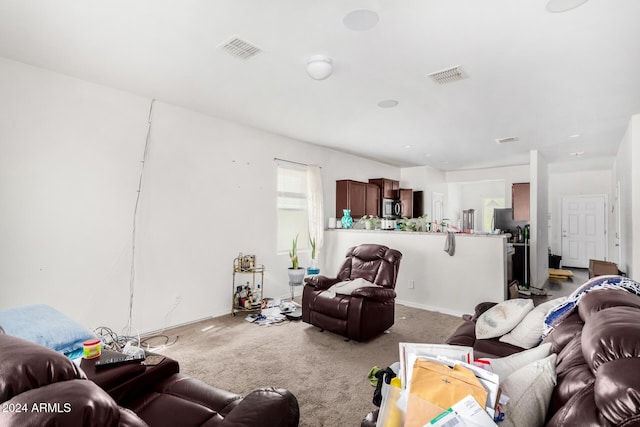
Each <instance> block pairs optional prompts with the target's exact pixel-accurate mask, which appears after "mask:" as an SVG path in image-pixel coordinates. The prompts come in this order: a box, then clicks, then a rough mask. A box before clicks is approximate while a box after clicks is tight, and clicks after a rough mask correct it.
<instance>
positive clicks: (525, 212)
mask: <svg viewBox="0 0 640 427" xmlns="http://www.w3.org/2000/svg"><path fill="white" fill-rule="evenodd" d="M511 206H513V220H514V221H529V207H530V196H529V183H528V182H521V183H516V184H513V186H512V187H511Z"/></svg>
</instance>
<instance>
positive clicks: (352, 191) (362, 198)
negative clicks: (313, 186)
mask: <svg viewBox="0 0 640 427" xmlns="http://www.w3.org/2000/svg"><path fill="white" fill-rule="evenodd" d="M366 200H367V183H366V182H360V181H353V180H350V179H343V180H338V181H336V218H342V216H343V212H342V210H343V209H351V216H352V217H353V219H354V220H357V219H359V218H361V217H363V216H364V215H365V212H366Z"/></svg>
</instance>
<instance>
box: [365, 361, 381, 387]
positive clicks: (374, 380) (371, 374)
mask: <svg viewBox="0 0 640 427" xmlns="http://www.w3.org/2000/svg"><path fill="white" fill-rule="evenodd" d="M379 370H380V367H379V366H374V367H373V368H371V370H370V371H369V373H368V374H367V378H369V382H370V383H371V386H372V387H375V386H377V385H378V378H376V372H378V371H379Z"/></svg>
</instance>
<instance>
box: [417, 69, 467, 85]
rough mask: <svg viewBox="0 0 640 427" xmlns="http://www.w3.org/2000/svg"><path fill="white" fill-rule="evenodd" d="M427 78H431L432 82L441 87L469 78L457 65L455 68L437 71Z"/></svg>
mask: <svg viewBox="0 0 640 427" xmlns="http://www.w3.org/2000/svg"><path fill="white" fill-rule="evenodd" d="M427 76H428V77H431V80H433V81H434V82H436V83H438V84H441V85H442V84H445V83H452V82H457V81H458V80H462V79H464V78H466V77H467V76H466V75H465V74H464V72H463V71H462V68H461V67H460V66H459V65H456V66H455V67H451V68H447V69H446V70H441V71H436V72H435V73H431V74H427Z"/></svg>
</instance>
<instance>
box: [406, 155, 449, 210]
mask: <svg viewBox="0 0 640 427" xmlns="http://www.w3.org/2000/svg"><path fill="white" fill-rule="evenodd" d="M400 187H401V188H412V189H413V190H415V191H423V192H424V194H423V202H424V213H426V214H428V215H429V217H428V218H429V219H430V220H433V214H432V209H431V207H432V203H433V193H434V192H436V193H441V194H444V196H445V201H444V203H445V212H446V207H447V205H448V197H447V193H448V191H447V184H446V181H445V173H444V171H442V170H440V169H435V168H432V167H429V166H416V167H412V168H402V169H401V173H400Z"/></svg>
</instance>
